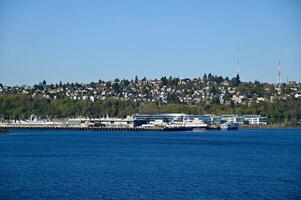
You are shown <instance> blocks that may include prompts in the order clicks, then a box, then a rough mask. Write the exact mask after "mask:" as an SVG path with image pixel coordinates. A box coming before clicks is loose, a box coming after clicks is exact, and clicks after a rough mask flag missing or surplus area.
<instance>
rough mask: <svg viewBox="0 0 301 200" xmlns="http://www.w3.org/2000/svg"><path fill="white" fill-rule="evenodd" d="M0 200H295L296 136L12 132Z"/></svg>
mask: <svg viewBox="0 0 301 200" xmlns="http://www.w3.org/2000/svg"><path fill="white" fill-rule="evenodd" d="M0 199H1V200H6V199H17V200H25V199H64V200H65V199H72V200H73V199H126V200H128V199H171V200H175V199H181V200H182V199H301V129H249V130H247V129H244V130H238V131H205V132H166V133H162V132H91V131H12V132H11V133H10V134H7V135H0Z"/></svg>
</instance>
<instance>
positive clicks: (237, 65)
mask: <svg viewBox="0 0 301 200" xmlns="http://www.w3.org/2000/svg"><path fill="white" fill-rule="evenodd" d="M239 53H240V48H239V47H238V48H237V63H236V71H237V74H238V75H239V73H240V60H239Z"/></svg>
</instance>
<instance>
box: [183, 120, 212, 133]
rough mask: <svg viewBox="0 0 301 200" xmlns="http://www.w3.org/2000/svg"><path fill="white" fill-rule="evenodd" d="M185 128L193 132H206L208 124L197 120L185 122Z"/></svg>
mask: <svg viewBox="0 0 301 200" xmlns="http://www.w3.org/2000/svg"><path fill="white" fill-rule="evenodd" d="M183 126H184V127H185V128H188V129H192V130H205V129H207V128H208V124H206V123H205V122H204V121H202V120H199V119H197V118H195V119H192V120H184V121H183Z"/></svg>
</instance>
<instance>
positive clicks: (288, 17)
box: [0, 0, 301, 85]
mask: <svg viewBox="0 0 301 200" xmlns="http://www.w3.org/2000/svg"><path fill="white" fill-rule="evenodd" d="M238 49H239V50H238ZM279 52H281V63H282V65H281V67H282V80H283V81H287V79H288V80H295V81H299V82H301V1H299V0H252V1H251V0H250V1H241V0H225V1H218V0H215V1H214V0H207V1H205V0H185V1H184V0H182V1H178V0H152V1H141V0H136V1H135V0H133V1H127V0H120V1H118V0H110V1H105V0H97V1H96V0H95V1H93V0H68V1H67V0H51V1H50V0H48V1H47V0H45V1H40V0H26V1H23V0H14V1H11V0H0V83H2V84H4V85H22V84H27V85H32V84H36V83H39V82H41V81H43V80H46V81H47V83H58V82H59V81H62V82H78V83H89V82H91V81H98V80H99V79H101V80H113V79H115V78H119V79H124V78H125V79H134V77H135V75H137V76H138V77H139V78H143V77H147V78H152V79H154V78H161V77H162V76H174V77H179V78H197V77H202V76H203V74H204V73H212V74H214V75H222V76H228V77H230V78H231V77H234V76H235V75H236V73H237V65H236V63H237V59H238V58H239V60H240V70H239V72H240V77H241V80H243V81H255V80H259V81H261V82H270V83H275V82H277V69H278V66H277V64H278V55H279Z"/></svg>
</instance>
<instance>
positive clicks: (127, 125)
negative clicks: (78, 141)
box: [0, 113, 267, 133]
mask: <svg viewBox="0 0 301 200" xmlns="http://www.w3.org/2000/svg"><path fill="white" fill-rule="evenodd" d="M256 118H257V122H260V119H261V118H263V117H261V116H236V115H224V116H215V115H191V114H182V113H165V114H153V115H146V114H137V115H132V116H127V117H126V118H113V117H108V116H107V117H103V118H69V119H56V120H49V119H48V120H45V119H44V120H43V119H39V118H38V117H37V116H35V115H32V116H31V117H30V119H29V120H6V121H2V122H1V123H0V128H1V132H3V133H4V132H7V131H8V130H16V129H26V130H89V131H161V132H163V131H204V130H237V129H239V126H240V125H243V124H245V123H246V124H250V123H249V121H246V120H250V119H251V120H252V122H256ZM266 123H267V121H264V122H263V123H261V125H266ZM254 124H255V123H253V124H252V123H251V125H254ZM257 124H258V123H257Z"/></svg>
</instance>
